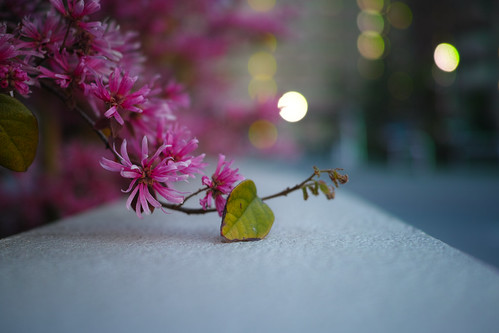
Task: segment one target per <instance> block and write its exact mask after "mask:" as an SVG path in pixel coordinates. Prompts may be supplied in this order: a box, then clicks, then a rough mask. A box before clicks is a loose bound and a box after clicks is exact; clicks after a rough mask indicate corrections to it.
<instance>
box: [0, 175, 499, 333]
mask: <svg viewBox="0 0 499 333" xmlns="http://www.w3.org/2000/svg"><path fill="white" fill-rule="evenodd" d="M249 170H250V171H249V172H245V174H246V176H247V177H251V178H253V180H254V181H255V182H256V184H257V186H258V187H259V193H260V194H261V195H265V194H270V193H271V192H275V191H276V190H280V189H281V188H283V187H285V186H289V185H293V184H295V183H296V182H298V181H299V180H301V177H298V176H297V175H292V174H283V173H280V174H279V175H277V176H272V175H270V174H269V173H267V172H263V171H262V170H260V169H258V168H256V169H255V168H249ZM243 171H244V170H243ZM346 188H347V187H346ZM269 205H270V206H271V208H272V209H273V210H274V213H275V215H276V222H275V224H274V228H273V230H272V231H271V232H270V234H269V236H268V238H267V239H265V240H263V241H258V242H248V243H222V242H221V239H220V237H219V223H220V222H219V219H218V216H216V215H213V214H212V215H205V216H202V217H199V216H186V215H181V214H176V213H175V214H171V215H165V214H162V213H161V212H157V213H155V214H154V215H153V216H152V217H150V218H146V219H145V220H142V221H141V220H138V219H137V218H136V217H135V216H134V214H133V213H131V212H128V211H126V210H125V209H124V207H123V203H119V204H116V205H111V206H108V207H103V208H101V209H97V210H95V211H92V212H89V213H86V214H83V215H79V216H75V217H72V218H68V219H66V220H63V221H60V222H58V223H56V224H53V225H50V226H47V227H44V228H39V229H36V230H34V231H31V232H27V233H24V234H20V235H18V236H14V237H11V238H7V239H4V240H1V241H0V331H2V332H51V333H56V332H72V333H75V332H384V333H386V332H397V333H399V332H418V333H419V332H497V329H498V327H499V311H498V309H499V272H498V271H497V270H495V269H493V268H491V267H489V266H486V265H484V264H482V263H480V262H478V261H476V260H474V259H473V258H471V257H469V256H467V255H465V254H463V253H461V252H459V251H457V250H455V249H453V248H451V247H449V246H447V245H446V244H444V243H442V242H440V241H438V240H436V239H434V238H432V237H429V236H428V235H426V234H424V233H422V232H420V231H418V230H416V229H414V228H412V227H410V226H408V225H406V224H404V223H402V222H400V221H398V220H396V219H394V218H392V217H391V216H389V215H387V214H385V213H384V212H382V211H380V210H378V209H376V208H375V207H373V206H371V205H369V204H367V203H365V202H363V201H361V200H359V199H357V198H356V197H354V196H352V195H350V194H349V193H348V192H347V190H340V191H339V192H338V195H337V198H336V199H335V200H334V201H326V200H325V199H323V198H315V197H313V198H310V199H309V200H308V201H307V202H304V201H303V200H302V198H301V195H300V193H295V194H292V195H291V196H290V197H288V198H282V199H281V198H279V199H275V200H272V201H269Z"/></svg>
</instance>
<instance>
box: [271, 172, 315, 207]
mask: <svg viewBox="0 0 499 333" xmlns="http://www.w3.org/2000/svg"><path fill="white" fill-rule="evenodd" d="M316 175H317V174H316V173H315V172H314V173H313V174H311V175H310V177H308V178H307V179H305V180H304V181H302V182H301V183H299V184H296V185H295V186H293V187H287V188H286V189H284V190H282V191H281V192H278V193H275V194H272V195H268V196H266V197H263V198H262V201H265V200H269V199H274V198H277V197H282V196H286V195H288V194H289V193H291V192H294V191H296V190H299V189H301V188H302V187H303V186H304V185H305V184H306V183H307V182H309V181H311V180H312V178H314V177H315V176H316Z"/></svg>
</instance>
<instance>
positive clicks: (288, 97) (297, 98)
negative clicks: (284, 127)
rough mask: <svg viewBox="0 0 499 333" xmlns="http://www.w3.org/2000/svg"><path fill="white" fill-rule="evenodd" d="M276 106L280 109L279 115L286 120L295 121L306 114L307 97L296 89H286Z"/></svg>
mask: <svg viewBox="0 0 499 333" xmlns="http://www.w3.org/2000/svg"><path fill="white" fill-rule="evenodd" d="M277 107H278V108H279V109H280V110H281V111H280V112H279V115H280V116H281V117H282V119H284V120H286V121H288V122H291V123H293V122H297V121H300V120H302V119H303V117H305V115H306V114H307V110H308V103H307V99H306V98H305V97H304V96H303V95H302V94H300V93H299V92H296V91H288V92H287V93H285V94H284V95H282V97H281V98H280V99H279V102H278V103H277Z"/></svg>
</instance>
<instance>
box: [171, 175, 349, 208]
mask: <svg viewBox="0 0 499 333" xmlns="http://www.w3.org/2000/svg"><path fill="white" fill-rule="evenodd" d="M313 168H314V172H313V173H312V174H311V175H310V176H309V177H307V178H306V179H305V180H303V181H302V182H300V183H298V184H296V185H294V186H292V187H287V188H285V189H284V190H282V191H279V192H276V193H275V194H271V195H268V196H265V197H262V198H261V200H262V201H266V200H270V199H274V198H278V197H283V196H287V195H288V194H291V193H293V192H295V191H298V190H302V192H303V198H304V200H308V198H309V194H308V193H309V192H310V193H312V194H313V195H315V196H318V195H319V194H320V193H322V194H324V196H325V197H326V198H327V199H328V200H331V199H334V197H335V188H338V187H339V186H340V185H343V184H346V183H347V182H348V180H349V177H348V175H347V174H342V173H341V172H342V171H343V169H341V168H335V169H319V168H317V167H316V166H314V167H313ZM215 174H216V173H215ZM322 174H327V175H328V177H329V179H330V181H331V184H329V185H328V184H327V183H326V182H325V181H324V180H322V179H319V178H320V176H321V175H322ZM205 191H208V192H209V191H213V189H212V188H211V187H210V186H205V187H202V188H200V189H198V190H197V191H195V192H193V193H191V194H190V195H189V196H187V197H185V199H184V200H183V202H181V203H179V204H170V203H164V202H163V203H162V206H163V207H164V208H168V209H171V210H175V211H179V212H182V213H185V214H206V213H212V212H216V211H218V212H219V214H220V210H219V209H215V208H211V209H206V207H204V208H189V207H185V206H184V204H185V203H186V202H187V201H188V200H189V199H191V198H193V197H195V196H197V195H199V194H201V193H203V192H205ZM225 194H227V193H225ZM228 194H230V193H228ZM220 197H221V195H220ZM225 201H226V200H225Z"/></svg>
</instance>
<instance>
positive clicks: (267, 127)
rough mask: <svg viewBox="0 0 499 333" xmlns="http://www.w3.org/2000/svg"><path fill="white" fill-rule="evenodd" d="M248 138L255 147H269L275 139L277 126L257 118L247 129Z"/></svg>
mask: <svg viewBox="0 0 499 333" xmlns="http://www.w3.org/2000/svg"><path fill="white" fill-rule="evenodd" d="M248 138H249V140H250V142H251V144H252V145H253V146H255V147H256V148H259V149H266V148H270V147H272V146H273V145H274V144H275V143H276V141H277V128H276V127H275V125H274V124H273V123H271V122H270V121H268V120H264V119H260V120H257V121H255V122H254V123H253V124H251V126H250V128H249V131H248Z"/></svg>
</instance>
